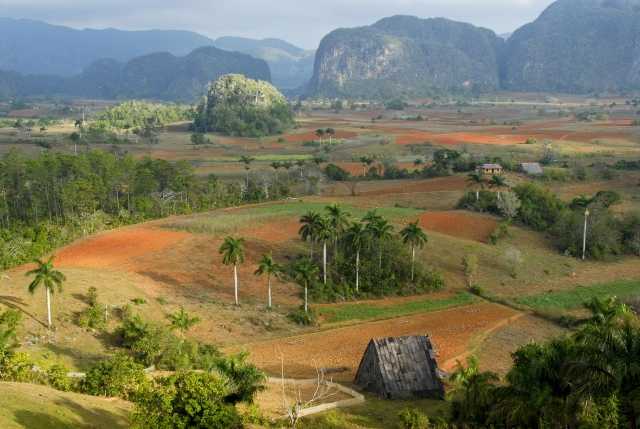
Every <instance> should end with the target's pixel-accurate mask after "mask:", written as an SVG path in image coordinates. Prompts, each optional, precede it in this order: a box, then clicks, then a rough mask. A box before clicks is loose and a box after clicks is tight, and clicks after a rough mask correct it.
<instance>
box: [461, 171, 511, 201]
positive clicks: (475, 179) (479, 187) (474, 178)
mask: <svg viewBox="0 0 640 429" xmlns="http://www.w3.org/2000/svg"><path fill="white" fill-rule="evenodd" d="M467 183H468V184H469V186H470V187H471V188H472V189H474V191H475V193H476V201H479V200H480V191H483V190H484V189H485V187H488V188H489V189H497V192H498V199H500V198H501V190H502V189H504V188H508V187H509V186H508V184H507V181H506V179H505V178H504V176H501V175H498V174H494V175H493V176H491V178H489V179H488V180H487V178H486V176H485V175H484V174H482V173H480V172H477V171H475V172H473V173H470V174H469V175H467Z"/></svg>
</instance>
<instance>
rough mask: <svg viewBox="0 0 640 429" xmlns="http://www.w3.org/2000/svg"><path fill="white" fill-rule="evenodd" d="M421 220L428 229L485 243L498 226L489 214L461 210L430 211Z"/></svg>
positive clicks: (421, 224) (423, 226)
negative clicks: (483, 214)
mask: <svg viewBox="0 0 640 429" xmlns="http://www.w3.org/2000/svg"><path fill="white" fill-rule="evenodd" d="M419 220H420V226H421V227H422V228H424V229H426V230H428V231H435V232H439V233H441V234H447V235H451V236H453V237H458V238H462V239H465V240H474V241H480V242H485V243H486V242H487V240H488V239H489V236H490V235H491V233H492V232H493V231H494V230H495V229H496V227H497V226H498V222H496V220H495V219H493V218H491V217H489V216H482V215H477V214H474V213H467V212H460V211H446V212H428V213H425V214H423V215H422V216H420V218H419Z"/></svg>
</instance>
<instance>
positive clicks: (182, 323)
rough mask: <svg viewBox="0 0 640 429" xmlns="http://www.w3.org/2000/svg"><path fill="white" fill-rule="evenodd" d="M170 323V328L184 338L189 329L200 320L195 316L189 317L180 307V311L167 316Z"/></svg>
mask: <svg viewBox="0 0 640 429" xmlns="http://www.w3.org/2000/svg"><path fill="white" fill-rule="evenodd" d="M168 318H169V321H170V322H171V328H172V329H177V330H178V331H180V334H181V335H182V337H183V338H184V336H185V334H186V333H187V331H188V330H189V329H191V328H192V327H193V326H195V325H196V324H198V322H200V318H199V317H197V316H194V317H191V316H189V313H187V312H186V311H185V309H184V307H180V310H178V311H176V312H175V313H173V314H170V315H169V316H168Z"/></svg>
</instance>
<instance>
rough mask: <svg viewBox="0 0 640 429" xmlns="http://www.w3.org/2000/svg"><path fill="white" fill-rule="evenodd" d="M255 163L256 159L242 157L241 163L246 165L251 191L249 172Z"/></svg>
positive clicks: (246, 156)
mask: <svg viewBox="0 0 640 429" xmlns="http://www.w3.org/2000/svg"><path fill="white" fill-rule="evenodd" d="M253 161H255V158H253V157H251V156H248V155H242V156H241V157H240V162H241V163H243V164H244V169H245V170H246V171H247V189H249V170H251V163H252V162H253Z"/></svg>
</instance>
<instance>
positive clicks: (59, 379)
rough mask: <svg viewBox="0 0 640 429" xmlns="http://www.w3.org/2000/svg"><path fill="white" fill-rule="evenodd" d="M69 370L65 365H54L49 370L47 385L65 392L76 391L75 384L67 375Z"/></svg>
mask: <svg viewBox="0 0 640 429" xmlns="http://www.w3.org/2000/svg"><path fill="white" fill-rule="evenodd" d="M68 372H69V369H68V368H67V367H65V366H64V365H58V364H56V365H53V366H52V367H51V368H49V369H48V370H47V384H49V386H51V387H53V388H54V389H57V390H61V391H63V392H69V391H71V390H74V387H75V383H74V380H73V379H71V377H69V376H68V375H67V374H68Z"/></svg>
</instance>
